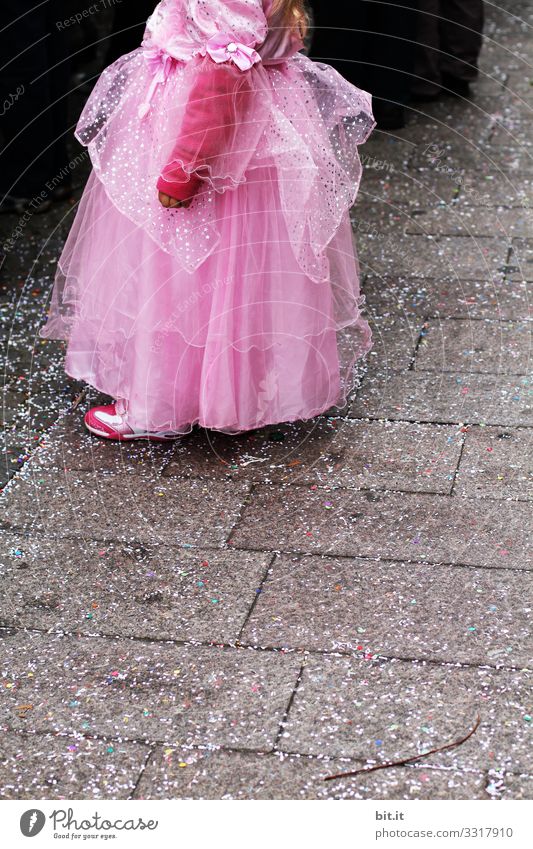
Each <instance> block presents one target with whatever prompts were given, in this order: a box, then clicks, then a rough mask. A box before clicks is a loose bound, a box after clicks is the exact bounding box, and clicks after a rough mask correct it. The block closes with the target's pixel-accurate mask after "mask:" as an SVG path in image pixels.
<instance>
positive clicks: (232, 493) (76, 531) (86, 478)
mask: <svg viewBox="0 0 533 849" xmlns="http://www.w3.org/2000/svg"><path fill="white" fill-rule="evenodd" d="M247 492H248V486H247V484H244V483H240V482H238V481H224V482H222V481H218V482H217V481H211V482H207V481H202V480H179V481H178V480H175V479H173V478H165V479H163V478H158V477H157V476H148V475H147V476H145V477H141V476H139V475H137V474H129V475H126V476H125V475H124V474H121V473H115V472H110V473H108V474H107V475H103V474H102V473H101V472H83V471H74V472H61V471H57V472H50V471H42V470H40V469H38V468H37V469H35V470H34V471H33V472H32V473H31V476H27V477H26V479H20V480H17V481H15V482H13V483H12V484H11V486H10V488H9V491H8V494H7V507H6V509H5V511H4V519H5V521H6V522H7V523H8V524H9V525H10V526H13V527H18V528H25V529H26V530H33V531H43V532H49V533H51V535H52V536H57V537H71V536H80V537H82V538H85V537H94V538H96V539H108V540H121V541H128V542H131V541H132V540H138V541H141V542H147V543H160V542H164V543H167V544H175V545H176V544H179V545H200V544H202V545H222V544H223V543H224V541H225V539H226V538H227V535H228V533H229V531H230V529H231V528H232V526H233V524H234V522H235V520H236V518H237V516H238V512H239V509H240V507H241V505H242V503H243V501H244V498H245V496H246V494H247Z"/></svg>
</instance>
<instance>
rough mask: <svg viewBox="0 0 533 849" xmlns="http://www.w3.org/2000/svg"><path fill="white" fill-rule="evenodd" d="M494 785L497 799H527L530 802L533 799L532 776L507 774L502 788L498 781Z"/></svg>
mask: <svg viewBox="0 0 533 849" xmlns="http://www.w3.org/2000/svg"><path fill="white" fill-rule="evenodd" d="M494 784H495V795H496V794H498V795H497V796H496V798H501V799H527V800H528V801H529V802H530V801H531V799H533V776H532V775H513V774H512V773H506V774H505V775H504V779H503V786H502V787H501V788H500V785H499V782H498V781H497V780H496V781H495V782H494ZM491 789H492V788H491Z"/></svg>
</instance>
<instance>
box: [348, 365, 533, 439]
mask: <svg viewBox="0 0 533 849" xmlns="http://www.w3.org/2000/svg"><path fill="white" fill-rule="evenodd" d="M350 415H353V416H354V417H355V418H363V417H365V416H367V417H371V418H380V419H396V420H401V419H403V420H409V421H422V422H471V423H485V424H494V425H504V426H507V425H509V426H512V425H516V426H518V425H524V426H528V425H529V426H531V425H532V424H533V398H532V396H531V385H530V380H529V378H527V377H514V376H503V375H487V374H461V373H455V374H453V373H441V374H435V373H429V372H425V373H424V372H423V371H421V370H420V371H416V372H415V371H406V372H403V373H401V374H397V373H390V374H382V375H378V376H375V375H374V374H372V373H370V374H369V375H368V376H367V378H366V380H365V382H364V384H363V386H362V388H361V389H360V390H359V392H358V393H357V395H356V397H355V400H354V402H353V403H352V405H351V408H350Z"/></svg>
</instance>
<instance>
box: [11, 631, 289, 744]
mask: <svg viewBox="0 0 533 849" xmlns="http://www.w3.org/2000/svg"><path fill="white" fill-rule="evenodd" d="M2 654H3V673H4V688H5V692H4V699H3V702H2V704H1V705H0V713H1V716H2V726H3V728H4V729H6V730H16V731H18V730H26V729H30V730H31V731H33V732H43V731H47V732H59V733H62V734H72V733H86V734H91V733H92V734H98V735H103V736H105V737H106V738H107V737H111V738H113V737H118V738H119V739H120V740H135V741H139V740H148V741H155V742H157V741H160V742H162V743H167V742H169V743H174V744H176V743H178V742H179V744H180V745H192V744H195V745H219V746H223V745H225V746H235V747H244V748H258V749H269V748H271V746H272V744H273V743H274V740H275V737H276V734H277V731H278V728H279V723H280V721H281V718H282V717H283V714H284V711H285V709H286V707H287V703H288V700H289V698H290V695H291V693H292V691H293V687H294V684H295V681H296V677H297V674H298V670H299V668H300V660H299V659H298V658H297V657H296V656H295V655H287V654H285V655H284V654H280V653H272V652H257V651H251V650H246V649H240V650H239V649H222V648H218V647H212V648H197V647H191V646H180V647H178V646H174V645H172V644H171V643H152V642H139V641H136V640H128V639H118V640H113V639H104V638H94V639H86V638H73V637H60V636H57V635H50V634H36V633H31V632H26V633H25V632H15V633H11V632H6V633H5V634H4V636H3V639H2ZM21 705H23V706H28V705H31V708H29V707H27V708H25V709H24V710H22V709H21V707H20V706H21Z"/></svg>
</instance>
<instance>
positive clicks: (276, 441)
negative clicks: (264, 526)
mask: <svg viewBox="0 0 533 849" xmlns="http://www.w3.org/2000/svg"><path fill="white" fill-rule="evenodd" d="M337 424H338V423H337V421H336V420H335V419H333V420H332V419H327V418H317V419H312V420H311V421H308V422H293V423H290V424H281V425H274V426H272V427H269V428H268V427H267V428H262V429H260V430H256V431H252V432H250V433H244V434H240V435H235V436H229V435H227V434H223V433H216V432H214V431H212V432H209V431H205V430H196V431H194V432H193V433H192V434H191V435H190V436H189V437H187V438H186V439H183V440H181V441H180V442H179V443H176V446H175V449H174V452H173V454H172V456H171V460H170V462H169V463H168V465H167V467H166V468H165V470H164V472H163V477H165V478H166V477H205V478H208V479H210V480H226V479H235V480H240V481H243V480H247V481H257V482H263V483H268V482H271V481H280V482H284V481H288V480H300V479H301V477H302V475H305V474H310V475H312V474H313V469H314V466H315V464H316V463H317V462H319V461H320V460H321V458H322V457H323V456H324V455H325V454H327V452H328V450H329V446H330V444H331V442H332V440H333V439H334V438H335V437H336V433H337Z"/></svg>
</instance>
